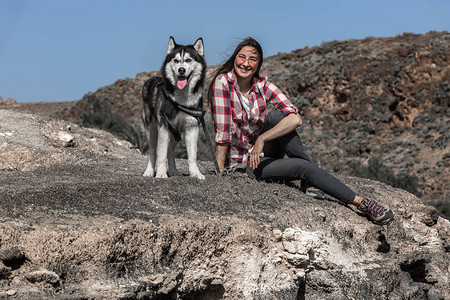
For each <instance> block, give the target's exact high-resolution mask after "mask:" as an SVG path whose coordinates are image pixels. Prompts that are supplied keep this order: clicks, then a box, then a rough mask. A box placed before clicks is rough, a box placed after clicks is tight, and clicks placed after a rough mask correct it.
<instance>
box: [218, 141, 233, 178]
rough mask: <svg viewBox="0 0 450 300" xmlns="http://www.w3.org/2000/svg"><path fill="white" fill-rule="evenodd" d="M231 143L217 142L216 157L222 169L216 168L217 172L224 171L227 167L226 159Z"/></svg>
mask: <svg viewBox="0 0 450 300" xmlns="http://www.w3.org/2000/svg"><path fill="white" fill-rule="evenodd" d="M229 146H230V145H229V144H219V143H217V144H216V159H217V163H218V164H219V168H220V170H216V172H217V173H219V172H220V171H222V170H223V169H224V168H225V159H226V157H227V151H228V147H229Z"/></svg>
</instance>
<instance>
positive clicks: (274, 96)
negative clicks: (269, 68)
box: [263, 80, 299, 116]
mask: <svg viewBox="0 0 450 300" xmlns="http://www.w3.org/2000/svg"><path fill="white" fill-rule="evenodd" d="M263 93H264V95H265V96H266V98H267V99H269V101H270V102H272V103H273V104H274V105H275V107H276V108H278V109H279V110H280V111H281V112H282V113H283V114H284V115H285V116H287V115H289V114H292V113H299V110H298V108H297V107H295V106H294V104H292V102H291V101H289V99H288V98H287V97H286V96H285V95H284V94H283V93H282V92H281V90H280V89H279V88H278V87H277V86H276V85H275V84H273V83H271V82H270V81H268V80H267V81H266V82H265V84H264V87H263Z"/></svg>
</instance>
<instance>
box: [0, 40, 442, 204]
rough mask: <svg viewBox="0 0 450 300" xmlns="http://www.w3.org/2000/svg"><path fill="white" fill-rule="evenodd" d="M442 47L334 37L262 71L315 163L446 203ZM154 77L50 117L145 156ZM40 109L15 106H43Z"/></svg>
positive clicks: (203, 155) (204, 154) (107, 90)
mask: <svg viewBox="0 0 450 300" xmlns="http://www.w3.org/2000/svg"><path fill="white" fill-rule="evenodd" d="M449 49H450V34H449V33H448V32H429V33H427V34H421V35H418V34H403V35H398V36H395V37H391V38H374V37H369V38H365V39H363V40H346V41H333V42H326V43H323V44H322V45H320V46H318V47H312V48H308V47H306V48H303V49H299V50H295V51H292V52H290V53H279V54H278V55H275V56H272V57H269V58H266V59H265V63H264V65H263V68H262V73H263V74H264V75H266V76H268V77H269V79H270V80H272V81H273V82H274V83H275V84H277V85H278V86H279V87H280V88H281V89H282V90H283V91H285V92H286V94H287V95H288V96H289V97H290V99H291V100H292V101H293V102H294V103H295V104H296V105H297V106H298V107H299V108H300V109H301V110H302V115H303V120H304V125H303V126H302V127H301V128H300V129H299V133H300V134H301V136H302V138H303V140H304V144H305V146H306V148H307V150H308V151H309V152H310V154H311V156H312V157H313V159H314V160H315V161H316V162H317V163H318V164H319V165H320V166H322V167H323V168H325V169H328V170H329V171H335V172H340V173H342V174H347V175H356V176H363V177H368V178H372V179H376V180H381V181H385V182H387V183H389V184H391V185H393V186H396V187H401V188H404V189H406V190H408V191H410V192H412V193H414V194H415V195H417V196H419V197H420V198H421V199H422V200H424V201H429V202H430V203H436V202H437V201H440V202H446V203H448V202H449V201H450V189H449V188H448V186H449V185H450V182H449V180H450V146H449V143H448V141H449V137H450V113H449V106H450V54H449V51H450V50H449ZM212 68H213V67H212ZM209 71H211V68H210V69H209ZM157 73H158V72H157V71H154V72H143V73H140V74H138V75H137V76H136V78H125V79H120V80H117V81H116V82H115V83H113V84H111V85H109V86H105V87H101V88H99V89H98V90H97V91H95V92H94V93H88V94H86V95H85V96H84V97H83V99H81V100H79V101H76V102H73V103H64V106H60V107H58V108H57V107H55V108H54V110H53V111H51V114H52V115H55V112H56V115H58V116H59V117H61V118H63V119H65V120H70V121H72V122H76V123H78V124H82V125H84V126H90V127H96V128H100V129H105V130H108V131H110V132H112V133H114V134H115V135H116V136H118V137H120V138H122V139H126V140H128V141H130V142H131V143H133V144H134V145H136V146H137V147H138V148H140V149H141V150H142V151H145V150H146V141H145V138H143V135H142V126H141V121H140V114H141V90H142V85H143V83H144V82H145V80H147V79H148V78H149V77H150V76H154V75H156V74H157ZM42 105H43V104H42ZM42 105H41V106H39V105H36V104H34V105H29V106H28V105H25V106H23V105H22V106H20V105H17V106H18V107H19V106H20V108H17V109H25V110H28V111H37V110H40V112H41V113H43V112H44V110H45V109H47V111H49V110H50V108H49V107H47V108H45V107H42ZM0 107H1V106H0ZM207 116H208V115H207ZM208 122H209V124H210V128H211V130H212V124H211V120H210V118H209V119H208ZM199 147H200V159H204V160H208V159H210V158H211V157H212V154H211V151H210V150H209V148H208V147H207V144H206V139H205V138H204V137H203V136H202V137H201V141H200V145H199ZM179 157H185V154H184V152H183V149H182V147H181V149H180V150H179Z"/></svg>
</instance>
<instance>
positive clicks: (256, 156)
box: [250, 136, 264, 169]
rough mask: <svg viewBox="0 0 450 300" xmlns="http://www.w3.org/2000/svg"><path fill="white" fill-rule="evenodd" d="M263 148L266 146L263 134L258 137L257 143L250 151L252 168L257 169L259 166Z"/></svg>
mask: <svg viewBox="0 0 450 300" xmlns="http://www.w3.org/2000/svg"><path fill="white" fill-rule="evenodd" d="M263 148H264V141H263V139H262V138H261V136H259V137H258V138H257V139H256V142H255V145H254V146H253V149H252V152H251V153H250V167H251V168H253V169H256V168H257V167H258V165H259V162H260V158H261V153H262V151H263Z"/></svg>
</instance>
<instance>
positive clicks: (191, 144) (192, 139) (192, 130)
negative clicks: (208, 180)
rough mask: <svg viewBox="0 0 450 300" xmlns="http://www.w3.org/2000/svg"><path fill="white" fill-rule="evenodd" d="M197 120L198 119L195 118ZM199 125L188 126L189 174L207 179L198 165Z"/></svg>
mask: <svg viewBox="0 0 450 300" xmlns="http://www.w3.org/2000/svg"><path fill="white" fill-rule="evenodd" d="M195 122H197V120H195ZM198 133H199V129H198V126H188V127H186V151H187V156H188V165H189V174H190V175H191V176H192V177H196V178H198V179H205V176H203V174H202V173H200V170H199V169H198V166H197V142H198Z"/></svg>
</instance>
